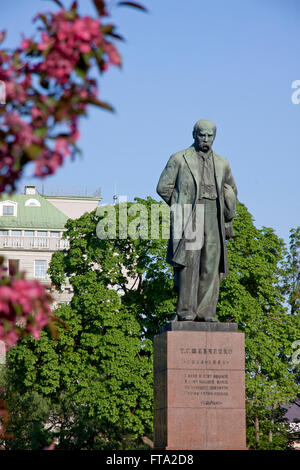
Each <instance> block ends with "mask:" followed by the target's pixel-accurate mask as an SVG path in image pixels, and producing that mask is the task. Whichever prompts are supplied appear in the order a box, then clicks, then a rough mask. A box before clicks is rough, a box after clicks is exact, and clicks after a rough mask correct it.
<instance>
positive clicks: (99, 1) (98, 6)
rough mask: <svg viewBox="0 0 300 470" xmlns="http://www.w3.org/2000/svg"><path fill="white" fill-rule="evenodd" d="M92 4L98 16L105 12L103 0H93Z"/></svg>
mask: <svg viewBox="0 0 300 470" xmlns="http://www.w3.org/2000/svg"><path fill="white" fill-rule="evenodd" d="M93 2H94V5H95V7H96V9H97V11H98V13H99V15H100V16H103V15H104V14H105V2H104V0H93Z"/></svg>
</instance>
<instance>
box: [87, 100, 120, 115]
mask: <svg viewBox="0 0 300 470" xmlns="http://www.w3.org/2000/svg"><path fill="white" fill-rule="evenodd" d="M88 102H89V103H90V104H94V105H95V106H99V107H100V108H104V109H107V110H108V111H112V112H114V108H113V107H112V106H111V105H110V104H108V103H105V102H104V101H100V100H98V99H97V98H91V99H89V100H88Z"/></svg>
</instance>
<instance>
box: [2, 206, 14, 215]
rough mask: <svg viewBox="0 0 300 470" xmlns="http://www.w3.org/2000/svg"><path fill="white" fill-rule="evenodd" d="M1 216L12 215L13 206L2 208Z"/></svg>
mask: <svg viewBox="0 0 300 470" xmlns="http://www.w3.org/2000/svg"><path fill="white" fill-rule="evenodd" d="M3 215H14V206H3Z"/></svg>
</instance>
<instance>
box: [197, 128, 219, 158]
mask: <svg viewBox="0 0 300 470" xmlns="http://www.w3.org/2000/svg"><path fill="white" fill-rule="evenodd" d="M194 139H195V144H196V147H197V148H198V149H199V150H201V152H208V151H209V150H210V149H211V147H212V144H213V141H214V140H215V132H214V129H213V128H211V127H198V129H196V131H195V133H194Z"/></svg>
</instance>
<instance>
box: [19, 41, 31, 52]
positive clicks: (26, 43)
mask: <svg viewBox="0 0 300 470" xmlns="http://www.w3.org/2000/svg"><path fill="white" fill-rule="evenodd" d="M30 45H31V39H23V40H22V41H21V49H22V50H23V51H25V50H26V49H28V48H29V47H30Z"/></svg>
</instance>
